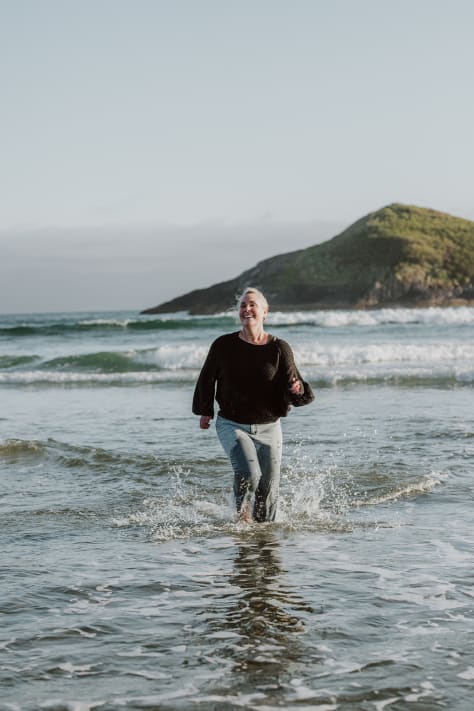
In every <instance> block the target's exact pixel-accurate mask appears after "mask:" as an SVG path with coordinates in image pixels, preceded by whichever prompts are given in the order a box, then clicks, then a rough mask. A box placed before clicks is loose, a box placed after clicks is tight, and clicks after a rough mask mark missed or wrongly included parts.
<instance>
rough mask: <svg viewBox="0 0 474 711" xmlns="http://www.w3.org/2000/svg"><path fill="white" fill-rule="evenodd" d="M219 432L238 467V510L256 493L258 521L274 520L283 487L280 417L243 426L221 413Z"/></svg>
mask: <svg viewBox="0 0 474 711" xmlns="http://www.w3.org/2000/svg"><path fill="white" fill-rule="evenodd" d="M216 431H217V436H218V437H219V441H220V443H221V444H222V446H223V448H224V451H225V453H226V454H227V456H228V457H229V459H230V462H231V464H232V469H233V470H234V495H235V502H236V505H237V511H238V512H240V511H241V510H242V509H243V508H245V507H246V506H248V505H249V504H250V502H251V499H252V496H254V507H253V518H254V519H255V521H274V520H275V516H276V510H277V503H278V490H279V486H280V465H281V449H282V435H281V424H280V420H278V421H277V422H270V423H268V424H264V425H243V424H241V423H240V422H233V421H232V420H226V419H225V418H224V417H221V416H220V415H218V417H217V420H216Z"/></svg>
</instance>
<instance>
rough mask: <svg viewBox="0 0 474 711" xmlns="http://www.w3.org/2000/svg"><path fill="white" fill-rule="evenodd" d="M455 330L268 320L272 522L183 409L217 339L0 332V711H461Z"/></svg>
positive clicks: (466, 434) (194, 329) (449, 323)
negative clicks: (285, 386) (281, 391)
mask: <svg viewBox="0 0 474 711" xmlns="http://www.w3.org/2000/svg"><path fill="white" fill-rule="evenodd" d="M473 326H474V309H473V308H467V307H466V308H464V307H460V308H446V309H441V308H440V309H424V310H418V309H412V310H406V309H385V310H377V311H364V312H359V311H354V312H344V311H339V312H331V311H326V312H301V313H274V314H270V317H269V320H268V330H269V331H270V332H272V333H274V334H275V335H278V336H280V337H282V338H285V339H286V340H288V341H289V342H290V344H291V345H292V347H293V350H294V352H295V356H296V360H297V363H298V365H299V367H300V369H301V371H302V372H303V374H304V376H305V377H306V379H307V380H309V381H310V382H311V384H312V386H313V388H314V390H315V393H316V401H315V402H314V403H313V404H312V405H310V406H308V407H304V408H300V409H293V410H292V411H291V413H290V415H289V416H288V417H287V418H285V420H284V421H283V430H284V440H285V445H284V459H283V477H282V485H281V498H280V509H279V517H278V520H277V521H276V522H275V523H273V524H263V525H257V524H253V525H250V526H248V525H245V524H236V523H234V520H233V503H232V496H231V486H232V476H231V472H230V468H229V464H228V462H227V461H226V458H225V456H224V454H223V452H222V451H221V449H220V445H219V443H218V441H217V438H216V435H215V431H214V428H211V429H210V430H209V431H206V432H205V431H201V430H199V427H198V418H196V417H194V416H193V415H192V414H191V411H190V405H191V399H192V393H193V387H194V382H195V379H196V376H197V374H198V371H199V368H200V366H201V364H202V362H203V360H204V357H205V355H206V352H207V349H208V347H209V345H210V343H211V341H212V340H213V339H214V338H216V337H217V336H218V335H220V334H221V333H223V332H228V331H232V330H237V328H238V326H237V324H236V321H235V319H234V318H233V317H232V316H230V315H226V314H220V315H217V316H215V317H190V316H188V315H186V314H174V315H169V316H159V317H158V316H139V315H137V314H136V313H83V314H40V315H38V314H36V315H35V314H33V315H21V316H0V402H1V408H0V471H1V491H2V497H1V522H2V525H1V529H0V541H1V600H0V613H1V616H0V621H1V628H0V630H1V631H0V709H1V710H2V711H3V710H6V709H9V710H17V709H21V710H23V709H25V710H30V709H49V710H53V711H63V710H68V711H89V710H90V709H101V710H102V711H114V710H115V709H122V708H123V709H160V710H169V711H171V710H173V711H174V710H175V709H176V710H181V709H182V710H184V709H201V710H203V711H208V710H216V711H230V710H231V709H256V710H260V711H274V710H276V709H290V710H291V711H293V710H294V711H307V710H308V709H318V711H332V710H333V709H334V710H335V709H338V710H339V709H340V710H341V711H343V710H344V711H348V710H356V711H358V710H365V709H367V710H373V711H382V710H383V709H390V711H399V710H400V709H416V710H417V711H422V710H423V711H432V710H433V709H449V710H450V711H452V710H461V711H464V709H465V710H466V711H470V709H471V708H472V703H473V701H472V699H473V690H474V646H473V633H474V586H473V582H474V565H473V550H474V545H473V544H474V527H473V490H474V476H473V475H474V472H473V462H474V407H473V397H472V394H473V385H474V339H473V337H472V336H473Z"/></svg>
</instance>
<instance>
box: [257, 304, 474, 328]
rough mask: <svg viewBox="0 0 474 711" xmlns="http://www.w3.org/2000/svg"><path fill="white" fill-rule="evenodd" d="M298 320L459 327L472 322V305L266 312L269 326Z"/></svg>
mask: <svg viewBox="0 0 474 711" xmlns="http://www.w3.org/2000/svg"><path fill="white" fill-rule="evenodd" d="M300 323H309V324H313V325H314V326H320V327H322V328H341V327H344V326H383V325H385V324H390V323H393V324H410V323H420V324H426V325H443V326H446V325H453V326H459V325H465V324H466V325H468V324H474V307H472V306H450V307H446V308H443V307H430V308H423V309H416V308H415V309H405V308H392V309H375V310H373V311H366V310H360V311H358V310H357V311H356V310H354V311H352V310H351V311H349V310H348V311H339V310H338V311H291V312H284V311H275V312H271V311H270V313H269V315H268V324H270V325H272V324H273V325H275V326H282V325H298V324H300Z"/></svg>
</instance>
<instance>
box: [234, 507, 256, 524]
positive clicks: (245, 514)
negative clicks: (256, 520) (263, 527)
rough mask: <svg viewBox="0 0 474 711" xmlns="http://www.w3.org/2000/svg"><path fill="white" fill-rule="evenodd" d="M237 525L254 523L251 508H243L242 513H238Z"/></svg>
mask: <svg viewBox="0 0 474 711" xmlns="http://www.w3.org/2000/svg"><path fill="white" fill-rule="evenodd" d="M236 521H237V523H239V522H242V523H252V521H253V518H252V513H251V511H250V506H242V508H241V509H240V511H238V512H237V519H236Z"/></svg>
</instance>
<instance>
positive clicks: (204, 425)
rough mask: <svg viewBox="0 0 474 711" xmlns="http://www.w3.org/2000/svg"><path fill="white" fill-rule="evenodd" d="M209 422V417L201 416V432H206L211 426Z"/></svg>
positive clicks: (210, 418)
mask: <svg viewBox="0 0 474 711" xmlns="http://www.w3.org/2000/svg"><path fill="white" fill-rule="evenodd" d="M211 420H212V417H209V415H201V419H200V420H199V427H200V428H201V429H202V430H208V429H209V427H210V426H211Z"/></svg>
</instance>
